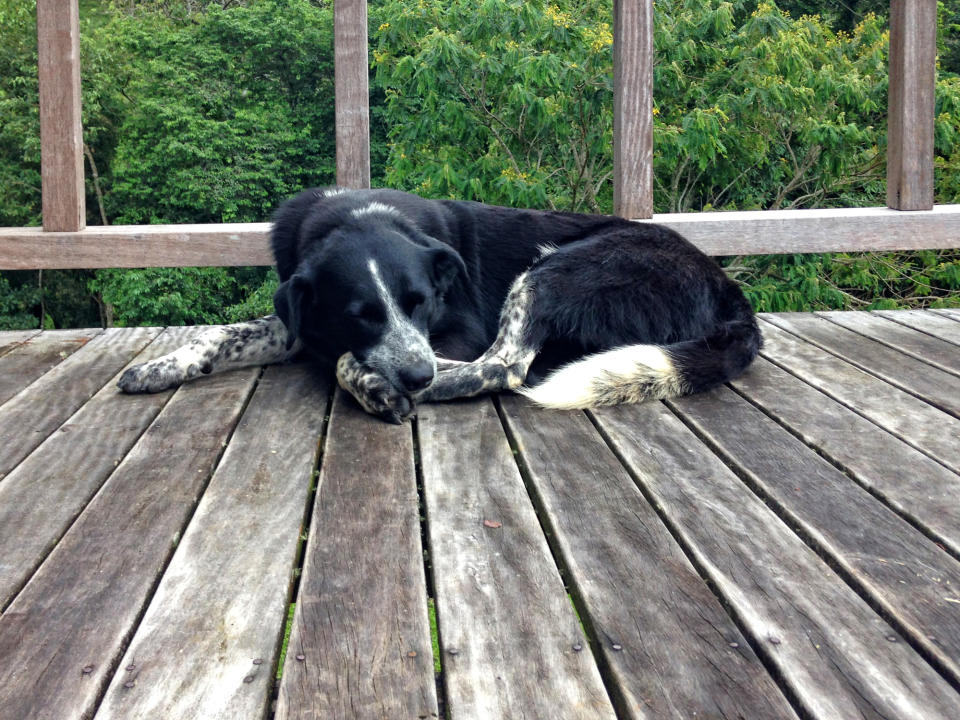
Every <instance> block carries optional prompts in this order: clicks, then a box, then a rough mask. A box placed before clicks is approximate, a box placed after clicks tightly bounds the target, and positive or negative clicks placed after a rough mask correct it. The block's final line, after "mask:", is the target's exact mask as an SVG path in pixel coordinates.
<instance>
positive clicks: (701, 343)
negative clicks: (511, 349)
mask: <svg viewBox="0 0 960 720" xmlns="http://www.w3.org/2000/svg"><path fill="white" fill-rule="evenodd" d="M761 344H762V337H761V335H760V329H759V328H758V327H757V321H756V320H755V319H754V318H753V317H752V316H749V315H748V316H747V317H744V318H741V319H737V320H731V321H728V322H726V323H723V324H722V325H721V326H720V327H719V328H718V329H717V330H716V331H715V332H713V333H712V334H710V335H709V336H707V337H705V338H700V339H697V340H688V341H685V342H679V343H676V344H673V345H627V346H624V347H619V348H614V349H613V350H607V351H605V352H600V353H597V354H595V355H588V356H587V357H585V358H582V359H581V360H578V361H576V362H573V363H570V364H569V365H565V366H563V367H561V368H559V369H558V370H556V371H554V372H553V373H552V374H551V375H550V376H549V377H547V379H546V380H544V381H543V382H542V383H540V384H539V385H536V386H534V387H530V388H521V389H520V390H519V391H518V392H520V393H521V394H523V395H525V396H526V397H528V398H530V399H531V400H533V401H534V402H536V403H537V404H539V405H542V406H544V407H549V408H560V409H575V408H589V407H599V406H602V405H620V404H623V403H637V402H642V401H644V400H653V399H663V398H668V397H677V396H680V395H689V394H692V393H696V392H701V391H703V390H709V389H710V388H712V387H716V386H717V385H721V384H722V383H725V382H727V381H728V380H732V379H733V378H735V377H737V376H738V375H739V374H740V373H742V372H743V371H744V370H745V369H746V368H747V366H748V365H749V364H750V363H751V362H752V361H753V359H754V358H755V357H756V356H757V353H758V352H759V351H760V346H761Z"/></svg>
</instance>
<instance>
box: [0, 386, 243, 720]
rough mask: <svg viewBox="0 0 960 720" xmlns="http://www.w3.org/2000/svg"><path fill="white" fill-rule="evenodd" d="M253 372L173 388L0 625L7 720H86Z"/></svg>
mask: <svg viewBox="0 0 960 720" xmlns="http://www.w3.org/2000/svg"><path fill="white" fill-rule="evenodd" d="M257 373H258V371H257V370H256V369H244V370H236V371H233V372H230V373H225V374H223V375H217V376H214V377H211V378H209V379H208V380H207V381H206V382H202V383H191V384H189V385H185V386H183V387H181V388H180V389H179V390H178V391H177V392H176V394H175V395H174V397H173V398H172V399H171V400H170V402H169V403H168V404H167V406H166V407H165V408H164V409H163V411H162V412H161V413H160V415H158V416H157V418H156V420H155V421H154V422H153V424H152V425H151V426H150V427H149V428H148V429H147V431H146V432H145V433H144V434H143V436H142V437H141V438H140V440H139V442H138V443H137V444H136V445H135V446H134V448H133V449H132V450H131V451H130V452H129V453H128V454H127V456H126V457H125V458H124V460H123V462H122V463H120V466H119V467H118V468H117V469H116V471H115V472H114V473H113V474H112V475H111V476H110V478H109V479H108V480H107V482H106V483H105V484H104V486H103V488H102V489H101V490H100V492H99V493H98V494H97V496H96V497H95V498H94V499H93V501H92V502H91V503H90V504H89V505H88V506H87V508H86V510H84V512H83V513H82V514H81V515H80V517H79V518H77V521H76V522H75V523H74V524H73V526H72V527H71V528H70V530H69V531H68V532H67V534H66V535H64V537H63V539H62V540H61V541H60V543H59V544H58V545H57V547H56V548H55V549H54V550H53V552H52V553H50V555H49V557H47V559H46V561H44V563H43V565H41V566H40V569H39V570H38V571H37V573H36V574H35V575H34V576H33V577H32V578H31V579H30V582H29V583H27V585H26V587H25V588H24V589H23V590H22V591H21V592H20V594H19V595H18V596H17V597H16V599H15V600H14V601H13V603H11V605H10V607H8V608H7V609H6V611H5V612H4V614H3V616H2V617H0V657H3V658H4V660H5V662H4V663H2V664H0V707H2V708H3V711H4V712H5V713H6V716H7V717H10V718H76V717H89V716H90V715H91V714H92V712H93V710H94V706H95V704H96V702H97V701H98V699H99V697H100V696H101V694H102V692H103V688H104V686H105V685H106V682H107V681H108V680H109V678H110V677H111V675H112V673H113V670H114V668H115V667H116V663H117V662H118V661H119V659H120V655H121V653H122V651H123V649H124V647H125V645H126V643H127V641H128V640H129V638H130V635H131V634H132V633H133V629H134V626H135V624H136V622H137V619H138V618H139V617H140V615H141V614H142V612H143V608H144V606H145V604H146V602H147V600H148V599H149V597H150V595H151V593H152V590H153V588H154V587H155V585H156V581H157V579H158V576H159V575H160V573H161V571H162V570H163V568H164V566H165V565H166V563H167V560H168V559H169V557H170V555H171V554H172V552H173V548H174V546H175V544H176V542H177V539H178V538H179V536H180V533H181V532H182V530H183V527H184V524H185V523H186V522H187V520H188V519H189V518H190V514H191V513H192V511H193V509H194V507H195V506H196V503H197V500H198V499H199V496H200V495H201V494H202V493H203V488H204V486H205V485H206V482H207V480H208V478H209V477H210V474H211V472H213V468H214V466H215V465H216V462H217V458H218V457H219V455H220V453H221V451H222V449H223V445H224V444H225V442H226V440H227V438H228V437H229V435H230V432H231V430H232V429H233V427H234V425H235V424H236V422H237V420H238V419H239V417H240V413H241V412H242V408H243V405H244V401H245V400H246V398H247V397H248V395H249V393H250V391H251V389H252V388H253V384H254V382H255V379H256V376H257Z"/></svg>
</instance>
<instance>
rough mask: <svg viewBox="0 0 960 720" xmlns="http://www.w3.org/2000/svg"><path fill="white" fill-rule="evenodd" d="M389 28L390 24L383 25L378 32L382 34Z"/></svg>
mask: <svg viewBox="0 0 960 720" xmlns="http://www.w3.org/2000/svg"><path fill="white" fill-rule="evenodd" d="M388 27H390V23H383V25H381V26H380V27H378V28H377V30H379V31H380V32H383V31H384V30H386V29H387V28H388Z"/></svg>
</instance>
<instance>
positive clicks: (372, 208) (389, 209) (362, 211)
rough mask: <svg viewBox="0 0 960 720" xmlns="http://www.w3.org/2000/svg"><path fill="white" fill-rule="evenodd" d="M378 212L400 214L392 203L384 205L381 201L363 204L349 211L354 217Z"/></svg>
mask: <svg viewBox="0 0 960 720" xmlns="http://www.w3.org/2000/svg"><path fill="white" fill-rule="evenodd" d="M378 213H386V214H387V215H396V216H399V215H400V211H399V210H397V209H396V208H395V207H393V206H392V205H385V204H384V203H382V202H376V201H374V202H372V203H370V204H369V205H365V206H364V207H361V208H356V209H354V210H351V211H350V214H351V215H353V216H354V217H355V218H359V217H363V216H364V215H376V214H378Z"/></svg>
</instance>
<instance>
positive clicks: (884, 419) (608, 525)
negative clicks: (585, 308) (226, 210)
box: [0, 310, 960, 720]
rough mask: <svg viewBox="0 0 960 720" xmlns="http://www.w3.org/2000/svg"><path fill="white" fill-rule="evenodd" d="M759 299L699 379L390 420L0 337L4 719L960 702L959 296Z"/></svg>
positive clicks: (153, 343) (299, 370) (951, 715)
mask: <svg viewBox="0 0 960 720" xmlns="http://www.w3.org/2000/svg"><path fill="white" fill-rule="evenodd" d="M763 327H764V333H765V336H766V347H765V350H764V352H763V358H762V359H759V360H758V361H757V362H756V363H755V365H754V366H753V367H752V369H751V370H750V371H749V372H748V373H747V374H746V375H745V376H744V377H742V378H741V379H739V380H738V381H737V382H735V383H733V385H732V387H725V388H721V389H719V390H717V391H714V392H712V393H709V394H706V395H702V396H697V397H692V398H687V399H683V400H679V401H675V402H670V403H666V404H664V403H651V404H647V405H642V406H635V407H622V408H615V409H609V410H599V411H596V412H590V413H581V412H547V411H542V410H538V409H535V408H533V407H531V406H529V405H528V404H526V403H525V402H523V401H521V400H520V399H518V398H517V397H515V396H502V397H499V398H494V399H491V398H483V399H479V400H476V401H470V402H461V403H450V404H444V405H435V406H428V407H423V408H421V409H420V412H419V416H418V417H417V419H416V421H415V422H414V423H412V424H410V423H408V424H405V425H403V426H399V427H397V426H390V425H386V424H383V423H381V422H379V421H377V420H374V419H372V418H370V417H367V416H365V415H364V414H363V413H362V412H361V411H359V409H358V408H357V407H356V406H355V405H354V403H353V402H352V400H350V399H347V398H345V397H344V396H343V395H342V394H340V393H339V392H337V393H334V394H332V395H331V392H330V388H329V386H328V385H327V384H325V383H324V382H323V381H322V379H318V378H316V377H313V376H311V375H310V374H309V372H308V371H307V370H306V369H305V368H303V367H298V366H284V367H269V368H267V369H265V370H263V371H261V370H259V369H250V370H244V371H234V372H232V373H228V374H225V375H222V376H217V377H211V378H206V379H203V380H200V381H197V382H194V383H192V384H189V385H187V386H185V387H183V388H181V389H179V390H178V391H176V392H172V391H170V392H166V393H161V394H158V395H142V396H123V395H120V394H118V393H117V391H116V390H115V389H114V382H115V379H116V377H117V375H118V373H119V372H120V371H121V370H122V368H123V367H124V366H126V365H127V364H128V363H130V362H131V361H134V360H136V361H142V360H144V359H145V358H149V357H152V356H156V355H158V354H161V353H164V352H167V351H169V350H170V349H171V348H173V347H174V346H176V345H177V344H179V343H181V342H183V341H184V339H185V338H187V337H189V336H190V334H191V333H192V332H193V330H191V329H188V328H171V329H167V330H161V329H143V328H139V329H119V330H108V331H99V330H89V331H88V330H80V331H72V330H71V331H56V332H44V333H37V332H17V333H2V334H0V403H2V404H0V609H2V616H0V718H3V720H26V719H28V718H29V719H30V720H34V719H43V718H49V719H51V720H67V719H70V718H79V717H95V718H97V719H98V720H107V719H114V718H116V719H120V718H122V719H124V720H130V719H133V718H154V719H156V718H159V719H162V720H173V719H178V718H184V719H194V718H196V719H202V720H208V719H210V718H240V719H245V718H270V717H276V718H284V719H285V718H389V719H391V720H393V719H405V718H434V717H438V716H440V717H446V718H450V719H451V720H460V719H467V718H494V719H498V718H510V719H511V720H512V719H514V718H531V719H536V720H539V719H544V720H555V719H559V718H584V719H590V720H593V719H603V718H614V717H619V718H678V719H679V718H684V719H690V718H698V719H700V718H746V719H748V720H758V719H763V718H803V719H805V720H807V719H816V720H846V719H848V718H850V719H852V718H887V719H892V718H903V719H910V720H917V719H922V720H931V719H937V718H942V719H943V720H956V719H957V718H960V693H958V688H960V311H956V310H944V311H928V312H893V313H876V314H865V313H858V314H854V313H826V314H822V315H820V316H816V315H807V314H804V315H777V316H765V317H764V321H763ZM294 602H295V603H296V604H295V609H293V605H292V603H294ZM433 608H435V614H436V617H437V622H438V625H439V651H437V652H436V653H435V652H434V650H433V649H432V646H431V622H430V616H431V613H432V612H433ZM288 624H289V628H290V639H289V645H288V646H287V647H286V649H285V651H284V650H282V649H281V647H282V644H283V637H284V629H285V626H287V625H288ZM281 655H282V656H283V657H281ZM281 661H282V675H281V674H280V668H279V665H280V664H281ZM435 665H436V667H439V668H440V671H439V673H438V672H437V671H436V668H435ZM278 675H280V678H279V679H278Z"/></svg>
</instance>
